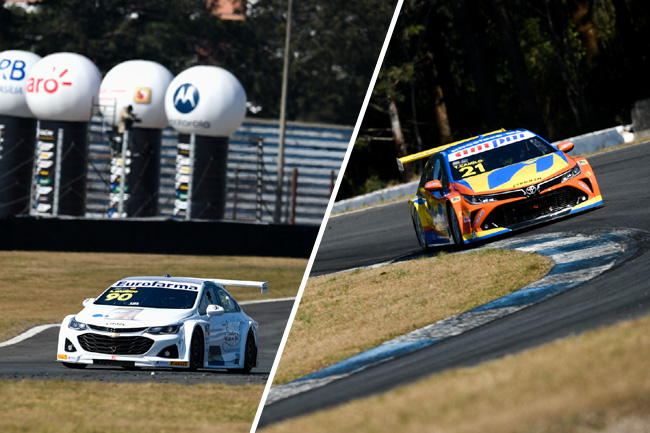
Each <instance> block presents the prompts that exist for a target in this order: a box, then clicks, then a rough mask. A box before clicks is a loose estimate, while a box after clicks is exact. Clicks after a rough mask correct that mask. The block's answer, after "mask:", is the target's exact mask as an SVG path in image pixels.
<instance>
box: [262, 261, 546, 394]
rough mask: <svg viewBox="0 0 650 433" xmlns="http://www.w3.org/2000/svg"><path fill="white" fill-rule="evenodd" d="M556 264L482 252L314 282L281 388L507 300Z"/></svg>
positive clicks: (292, 337)
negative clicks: (386, 343) (430, 326)
mask: <svg viewBox="0 0 650 433" xmlns="http://www.w3.org/2000/svg"><path fill="white" fill-rule="evenodd" d="M551 266H552V262H551V260H550V259H548V258H547V257H543V256H540V255H537V254H533V253H522V252H518V251H513V250H478V251H474V252H470V253H467V254H443V255H440V256H438V257H433V258H426V259H420V260H412V261H407V262H400V263H395V264H391V265H388V266H383V267H380V268H374V269H356V270H354V271H351V272H344V273H339V274H336V275H334V276H322V277H317V278H312V279H310V280H309V281H308V283H307V286H306V287H305V290H304V293H303V296H302V299H301V302H300V308H299V309H298V312H297V314H296V318H295V320H294V322H293V325H292V327H291V332H290V334H289V337H288V339H287V342H286V346H285V348H284V351H283V353H282V359H281V362H280V364H279V366H278V369H277V371H276V374H275V377H274V379H273V380H274V384H276V385H277V384H281V383H285V382H288V381H291V380H294V379H297V378H299V377H301V376H304V375H307V374H310V373H313V372H315V371H318V370H320V369H322V368H324V367H327V366H329V365H332V364H334V363H336V362H338V361H341V360H343V359H346V358H348V357H350V356H352V355H356V354H358V353H360V352H363V351H364V350H368V349H370V348H372V347H375V346H377V345H379V344H381V343H382V342H384V341H387V340H390V339H392V338H395V337H397V336H400V335H403V334H406V333H408V332H410V331H413V330H415V329H418V328H421V327H423V326H426V325H428V324H431V323H433V322H436V321H438V320H441V319H445V318H447V317H450V316H453V315H455V314H459V313H462V312H464V311H467V310H470V309H472V308H475V307H478V306H480V305H482V304H485V303H487V302H489V301H491V300H493V299H496V298H499V297H501V296H504V295H506V294H508V293H511V292H513V291H515V290H517V289H519V288H521V287H523V286H525V285H526V284H528V283H531V282H533V281H536V280H538V279H539V278H541V277H543V276H544V275H545V274H546V273H547V272H548V271H549V269H550V268H551Z"/></svg>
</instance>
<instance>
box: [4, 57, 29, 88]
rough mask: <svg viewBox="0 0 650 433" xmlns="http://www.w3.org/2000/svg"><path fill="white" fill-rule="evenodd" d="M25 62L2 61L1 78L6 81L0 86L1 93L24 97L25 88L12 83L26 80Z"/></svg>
mask: <svg viewBox="0 0 650 433" xmlns="http://www.w3.org/2000/svg"><path fill="white" fill-rule="evenodd" d="M25 66H26V64H25V62H24V61H22V60H11V59H0V76H1V77H2V79H3V80H4V81H5V83H3V84H2V85H0V93H3V94H8V95H22V94H23V86H22V84H19V83H15V84H14V83H12V81H22V80H23V79H24V78H25V75H26V73H25Z"/></svg>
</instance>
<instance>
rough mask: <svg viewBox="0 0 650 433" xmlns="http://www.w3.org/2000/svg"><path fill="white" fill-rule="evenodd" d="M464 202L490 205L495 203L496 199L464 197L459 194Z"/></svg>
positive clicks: (473, 196) (484, 196)
mask: <svg viewBox="0 0 650 433" xmlns="http://www.w3.org/2000/svg"><path fill="white" fill-rule="evenodd" d="M461 195H462V196H463V198H464V199H465V201H466V202H467V203H469V204H484V203H490V202H492V201H497V199H496V198H494V197H490V196H487V195H465V194H461Z"/></svg>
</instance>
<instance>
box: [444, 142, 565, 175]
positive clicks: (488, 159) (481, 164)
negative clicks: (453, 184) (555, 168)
mask: <svg viewBox="0 0 650 433" xmlns="http://www.w3.org/2000/svg"><path fill="white" fill-rule="evenodd" d="M556 151H557V150H556V149H554V148H553V147H552V146H550V145H549V144H548V143H545V142H544V141H543V140H541V139H540V138H538V137H530V138H528V139H526V140H521V141H517V142H514V143H510V144H508V145H505V146H499V147H497V148H494V149H490V150H487V151H483V152H477V153H474V154H469V155H467V157H463V158H460V159H456V160H455V161H452V162H451V164H450V165H451V174H452V176H453V178H454V180H461V179H467V178H468V177H472V176H476V175H479V174H481V173H486V172H488V171H492V170H496V169H498V168H502V167H506V166H508V165H512V164H516V163H518V162H523V161H528V160H529V159H533V158H537V157H540V156H544V155H548V154H550V153H554V152H556Z"/></svg>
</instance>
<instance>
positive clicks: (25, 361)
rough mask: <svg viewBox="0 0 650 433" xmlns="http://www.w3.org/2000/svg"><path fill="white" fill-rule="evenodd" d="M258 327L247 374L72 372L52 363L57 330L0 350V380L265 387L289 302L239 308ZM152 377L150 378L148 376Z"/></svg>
mask: <svg viewBox="0 0 650 433" xmlns="http://www.w3.org/2000/svg"><path fill="white" fill-rule="evenodd" d="M242 307H243V309H244V311H246V313H247V314H248V315H249V316H251V317H252V318H253V319H255V320H257V322H258V323H259V335H258V340H259V345H260V347H259V366H258V367H257V368H254V369H253V371H252V372H251V373H250V374H237V373H228V372H226V371H225V370H198V371H195V372H190V371H185V370H171V369H144V368H143V369H141V370H135V371H130V370H125V369H122V368H111V367H103V366H101V367H100V366H88V367H87V368H85V369H83V370H74V369H69V368H66V367H64V366H63V365H62V364H61V363H59V362H56V361H55V359H56V345H57V339H58V333H59V328H58V327H55V328H52V329H48V330H46V331H44V332H42V333H40V334H37V335H36V336H34V337H32V338H29V339H27V340H25V341H22V342H20V343H17V344H15V345H11V346H6V347H2V348H0V380H7V379H13V380H20V379H37V380H42V379H65V380H79V381H95V382H132V383H142V382H145V383H150V382H162V383H178V384H188V385H189V384H198V383H223V384H228V385H245V384H254V385H265V384H266V381H267V379H268V376H269V373H270V371H271V367H272V366H273V361H274V360H275V354H276V352H277V350H278V347H279V346H280V341H281V339H282V334H283V333H284V329H285V327H286V324H287V320H288V319H289V314H290V313H291V308H292V307H293V301H278V302H264V303H256V304H250V305H243V306H242ZM152 373H153V374H152Z"/></svg>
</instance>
